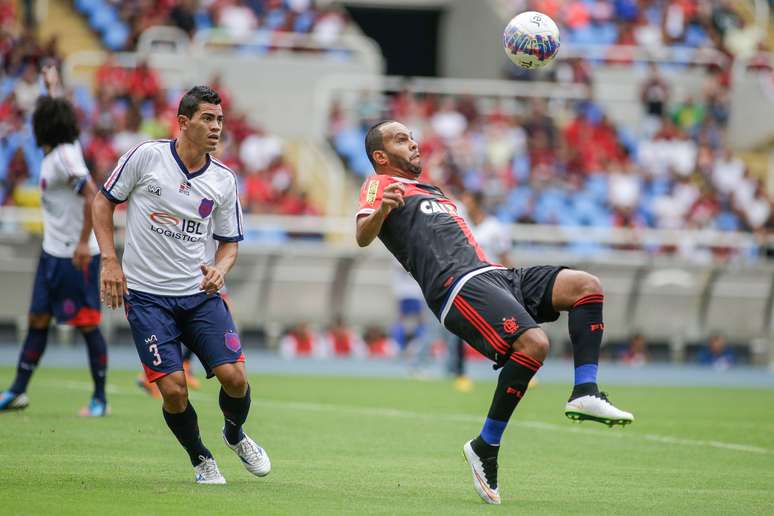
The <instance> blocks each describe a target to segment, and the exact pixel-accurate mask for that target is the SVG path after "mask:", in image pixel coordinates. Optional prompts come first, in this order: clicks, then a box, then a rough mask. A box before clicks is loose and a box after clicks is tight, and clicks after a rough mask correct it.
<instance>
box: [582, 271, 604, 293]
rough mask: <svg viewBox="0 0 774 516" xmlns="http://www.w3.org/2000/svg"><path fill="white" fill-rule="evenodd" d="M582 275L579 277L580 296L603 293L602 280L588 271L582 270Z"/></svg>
mask: <svg viewBox="0 0 774 516" xmlns="http://www.w3.org/2000/svg"><path fill="white" fill-rule="evenodd" d="M580 274H581V275H580V276H579V277H578V291H579V292H578V296H579V297H583V296H588V295H591V294H603V293H604V292H603V289H602V282H601V281H600V280H599V278H597V277H596V276H594V275H593V274H589V273H588V272H583V271H580Z"/></svg>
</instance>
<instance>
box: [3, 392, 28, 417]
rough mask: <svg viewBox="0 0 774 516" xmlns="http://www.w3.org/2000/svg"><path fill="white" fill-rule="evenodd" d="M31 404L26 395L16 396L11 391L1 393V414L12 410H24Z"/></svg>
mask: <svg viewBox="0 0 774 516" xmlns="http://www.w3.org/2000/svg"><path fill="white" fill-rule="evenodd" d="M29 404H30V399H29V398H28V397H27V395H26V394H25V393H21V394H16V393H15V392H11V391H3V392H0V412H6V411H11V410H23V409H26V408H27V407H28V406H29Z"/></svg>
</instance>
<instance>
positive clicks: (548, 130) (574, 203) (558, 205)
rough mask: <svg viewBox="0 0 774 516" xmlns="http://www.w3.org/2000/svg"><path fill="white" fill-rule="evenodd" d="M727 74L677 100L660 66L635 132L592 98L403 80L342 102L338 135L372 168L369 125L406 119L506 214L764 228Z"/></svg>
mask: <svg viewBox="0 0 774 516" xmlns="http://www.w3.org/2000/svg"><path fill="white" fill-rule="evenodd" d="M723 77H724V76H723V74H722V73H716V74H712V75H710V77H709V79H708V80H707V84H706V85H705V87H704V90H703V91H702V92H701V94H700V95H697V96H695V97H689V98H687V99H685V100H684V101H681V102H674V101H672V97H671V95H672V92H671V90H670V86H669V83H668V81H666V80H665V79H664V78H663V77H662V76H661V75H660V74H659V71H658V68H657V67H655V66H654V67H652V69H651V73H650V75H649V76H648V77H647V78H646V80H645V82H644V83H643V85H642V110H643V119H644V122H643V123H642V124H641V125H642V127H638V128H636V129H637V131H636V132H635V131H633V130H632V129H631V128H627V127H623V126H617V125H616V124H615V123H614V122H613V121H612V120H610V119H609V118H608V117H607V116H606V115H605V113H604V111H603V110H602V109H601V108H600V106H598V105H597V104H595V103H594V102H593V101H591V100H587V101H579V102H572V103H567V104H566V105H564V106H563V109H558V110H555V111H552V112H549V110H548V109H547V106H546V104H545V103H544V102H542V101H532V102H530V103H528V104H527V103H523V104H515V103H512V102H510V100H512V99H507V100H505V99H497V98H484V97H471V96H437V95H431V94H415V93H412V92H409V91H402V92H398V93H395V94H391V95H371V94H363V95H362V97H361V98H360V99H359V101H358V102H355V105H354V106H350V108H347V107H345V105H344V104H343V103H337V104H335V105H334V107H333V109H332V113H331V117H330V127H329V131H330V134H329V136H330V140H331V142H332V144H333V146H334V148H335V149H336V150H337V152H338V153H339V155H340V156H341V157H342V159H343V160H344V162H345V163H346V164H347V165H348V167H349V169H350V170H352V171H353V172H354V173H355V174H357V175H359V176H366V175H368V174H369V173H371V170H372V169H371V167H370V164H369V162H368V160H367V158H366V157H365V156H364V155H363V153H362V142H363V138H364V135H365V132H366V131H367V129H368V127H369V126H370V125H371V124H372V123H374V122H375V121H376V120H379V119H381V118H394V119H397V120H401V121H403V122H404V123H406V125H407V126H408V127H410V128H411V129H412V130H413V131H414V137H415V138H416V139H417V140H418V141H419V142H420V150H421V153H422V160H423V165H424V172H423V174H424V179H425V180H428V181H430V182H433V183H435V184H438V185H440V186H441V187H442V188H444V189H445V190H446V191H447V192H448V193H450V194H451V195H453V196H459V195H460V194H461V192H462V191H464V190H467V191H480V192H482V193H483V194H484V196H485V199H486V201H487V206H488V208H489V210H490V211H491V212H493V213H495V214H496V215H497V217H498V218H499V219H500V220H501V221H503V222H508V223H512V222H520V223H538V224H559V225H562V226H568V227H575V226H599V227H628V228H645V227H648V228H669V229H682V228H692V229H715V230H725V231H753V232H758V233H761V234H764V233H765V232H766V231H767V230H771V229H772V204H771V201H770V199H769V198H768V196H767V194H766V190H765V186H764V184H763V182H762V181H761V180H760V179H759V178H757V177H754V176H753V175H752V174H751V173H750V172H749V170H748V169H747V167H746V166H745V163H744V162H743V161H742V160H741V159H739V158H738V157H737V156H736V155H735V154H734V153H733V152H732V151H731V150H730V149H729V148H728V147H727V145H726V143H725V142H726V139H725V125H726V123H727V120H728V107H729V106H728V96H727V90H726V88H725V85H724V84H723Z"/></svg>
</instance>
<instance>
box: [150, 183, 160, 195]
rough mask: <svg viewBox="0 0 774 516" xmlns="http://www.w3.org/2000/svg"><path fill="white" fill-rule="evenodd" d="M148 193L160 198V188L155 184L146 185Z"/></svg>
mask: <svg viewBox="0 0 774 516" xmlns="http://www.w3.org/2000/svg"><path fill="white" fill-rule="evenodd" d="M148 193H151V194H153V195H158V196H159V197H161V187H160V186H159V185H157V184H156V183H151V184H149V185H148Z"/></svg>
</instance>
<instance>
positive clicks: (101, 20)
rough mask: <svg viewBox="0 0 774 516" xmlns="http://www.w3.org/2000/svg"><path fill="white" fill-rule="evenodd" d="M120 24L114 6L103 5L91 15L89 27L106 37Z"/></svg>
mask: <svg viewBox="0 0 774 516" xmlns="http://www.w3.org/2000/svg"><path fill="white" fill-rule="evenodd" d="M116 22H118V13H116V11H115V9H113V7H112V6H110V5H106V4H102V5H100V6H99V7H97V8H96V9H94V10H93V11H91V14H90V15H89V26H90V27H91V28H92V29H94V30H95V31H97V32H99V33H100V34H103V35H105V33H106V32H107V31H108V30H111V29H112V27H113V25H114V24H115V23H116Z"/></svg>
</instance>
